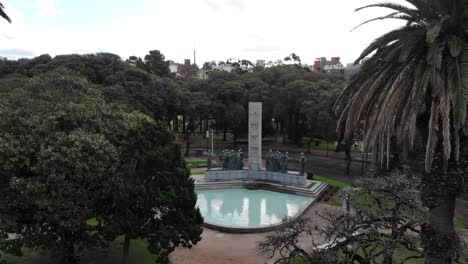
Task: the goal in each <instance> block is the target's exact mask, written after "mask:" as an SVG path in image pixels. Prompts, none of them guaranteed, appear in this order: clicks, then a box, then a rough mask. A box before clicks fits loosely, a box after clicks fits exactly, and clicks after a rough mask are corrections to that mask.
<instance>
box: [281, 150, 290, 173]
mask: <svg viewBox="0 0 468 264" xmlns="http://www.w3.org/2000/svg"><path fill="white" fill-rule="evenodd" d="M288 160H289V155H288V152H286V153H284V154H283V155H281V160H280V164H281V169H280V171H281V172H282V173H287V172H288Z"/></svg>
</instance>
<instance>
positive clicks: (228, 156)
mask: <svg viewBox="0 0 468 264" xmlns="http://www.w3.org/2000/svg"><path fill="white" fill-rule="evenodd" d="M219 160H220V162H221V165H222V167H223V170H242V168H243V167H244V152H242V149H239V150H238V151H235V150H227V149H225V150H223V152H222V153H221V156H220V157H219Z"/></svg>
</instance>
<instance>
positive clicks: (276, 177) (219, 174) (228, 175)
mask: <svg viewBox="0 0 468 264" xmlns="http://www.w3.org/2000/svg"><path fill="white" fill-rule="evenodd" d="M205 180H206V181H234V180H257V181H267V182H275V183H281V184H287V185H296V186H305V185H307V176H306V175H304V176H301V175H297V174H291V173H281V172H272V171H265V170H260V171H252V170H222V169H210V170H207V171H205Z"/></svg>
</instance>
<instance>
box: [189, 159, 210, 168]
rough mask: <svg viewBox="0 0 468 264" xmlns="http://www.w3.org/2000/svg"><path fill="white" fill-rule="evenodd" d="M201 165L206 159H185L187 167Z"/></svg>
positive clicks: (204, 163)
mask: <svg viewBox="0 0 468 264" xmlns="http://www.w3.org/2000/svg"><path fill="white" fill-rule="evenodd" d="M201 165H206V160H191V161H187V168H189V169H193V168H198V167H199V166H201Z"/></svg>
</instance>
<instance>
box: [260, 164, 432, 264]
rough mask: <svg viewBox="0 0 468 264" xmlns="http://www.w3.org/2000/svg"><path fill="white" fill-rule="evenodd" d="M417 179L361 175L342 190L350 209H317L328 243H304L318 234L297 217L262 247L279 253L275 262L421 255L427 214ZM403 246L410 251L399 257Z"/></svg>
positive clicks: (366, 262)
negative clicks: (421, 229) (421, 241)
mask: <svg viewBox="0 0 468 264" xmlns="http://www.w3.org/2000/svg"><path fill="white" fill-rule="evenodd" d="M418 179H419V178H418V177H417V176H415V175H412V174H411V173H396V174H393V175H392V177H373V178H365V179H362V180H361V181H360V182H358V183H357V184H356V185H357V187H355V188H349V189H347V190H345V191H344V193H343V197H348V198H345V199H344V200H345V201H346V200H347V199H349V201H350V204H351V205H352V208H351V209H350V210H348V211H342V210H339V211H338V210H332V211H324V212H318V213H317V214H318V216H319V217H321V218H323V219H324V220H326V222H327V223H328V224H327V225H326V226H325V227H324V228H322V229H321V230H320V231H319V233H320V235H321V237H323V238H325V243H324V244H322V245H318V244H315V243H314V241H313V240H312V241H311V242H312V243H311V244H307V243H300V242H303V241H308V240H307V239H304V238H308V239H310V238H311V236H312V234H313V233H315V232H314V228H313V227H311V226H310V225H309V222H308V220H307V219H306V218H298V219H294V220H291V221H287V220H286V226H285V227H284V228H282V229H280V230H278V231H276V232H275V233H272V234H269V235H267V238H266V240H265V241H263V242H261V243H260V245H259V246H260V249H261V252H263V253H264V254H266V255H268V256H270V257H278V256H279V258H278V260H277V261H276V263H291V260H294V259H297V258H300V259H302V260H303V262H300V263H310V264H313V263H326V264H332V263H333V264H334V263H339V264H344V263H360V264H378V263H379V264H380V263H384V264H391V263H408V262H409V261H412V260H413V259H418V258H419V259H420V258H422V257H423V256H422V254H423V252H421V250H420V249H419V239H418V236H417V234H418V233H420V229H419V227H420V225H421V224H422V223H423V222H424V220H425V213H424V210H423V209H422V206H421V202H420V200H419V199H418V183H419V180H418ZM401 250H404V251H409V252H411V254H408V255H409V256H408V257H404V258H399V256H398V253H399V252H400V251H401Z"/></svg>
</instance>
